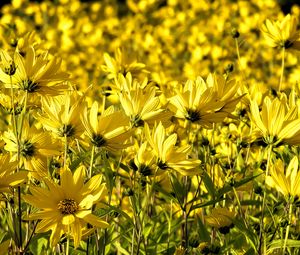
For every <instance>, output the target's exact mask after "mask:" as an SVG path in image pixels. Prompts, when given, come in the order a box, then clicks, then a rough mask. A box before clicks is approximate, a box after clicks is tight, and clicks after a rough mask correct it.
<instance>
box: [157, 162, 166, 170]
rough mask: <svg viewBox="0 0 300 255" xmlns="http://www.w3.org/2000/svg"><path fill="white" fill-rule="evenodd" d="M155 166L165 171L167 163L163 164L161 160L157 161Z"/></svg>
mask: <svg viewBox="0 0 300 255" xmlns="http://www.w3.org/2000/svg"><path fill="white" fill-rule="evenodd" d="M157 166H158V167H159V168H160V169H161V170H166V169H168V165H167V163H165V162H163V161H162V160H159V161H158V163H157Z"/></svg>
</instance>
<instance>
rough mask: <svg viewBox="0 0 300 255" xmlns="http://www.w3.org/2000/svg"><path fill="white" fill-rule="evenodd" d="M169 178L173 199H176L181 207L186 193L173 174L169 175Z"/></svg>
mask: <svg viewBox="0 0 300 255" xmlns="http://www.w3.org/2000/svg"><path fill="white" fill-rule="evenodd" d="M169 176H170V181H171V184H172V188H173V191H174V193H175V197H176V198H177V201H178V203H179V205H180V206H182V207H183V203H184V197H185V193H186V191H185V189H184V187H183V185H181V183H180V182H179V181H178V179H177V177H176V176H175V175H174V174H172V173H169Z"/></svg>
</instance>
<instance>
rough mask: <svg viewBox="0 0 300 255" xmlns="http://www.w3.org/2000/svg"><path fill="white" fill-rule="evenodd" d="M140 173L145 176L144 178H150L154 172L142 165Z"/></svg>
mask: <svg viewBox="0 0 300 255" xmlns="http://www.w3.org/2000/svg"><path fill="white" fill-rule="evenodd" d="M139 170H140V172H141V174H142V175H143V176H149V175H151V174H152V171H151V168H150V167H149V166H146V165H144V164H142V165H141V166H140V169H139Z"/></svg>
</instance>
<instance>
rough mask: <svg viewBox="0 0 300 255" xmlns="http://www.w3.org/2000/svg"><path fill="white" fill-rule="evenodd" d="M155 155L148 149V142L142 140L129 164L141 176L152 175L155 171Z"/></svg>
mask: <svg viewBox="0 0 300 255" xmlns="http://www.w3.org/2000/svg"><path fill="white" fill-rule="evenodd" d="M155 163H156V157H155V155H154V154H153V153H152V151H151V150H150V149H149V146H148V143H147V142H144V143H143V144H142V145H141V146H140V147H139V149H138V151H137V153H136V155H135V157H134V159H133V162H130V165H131V166H132V167H133V168H134V170H137V171H139V172H140V173H141V174H142V175H143V176H148V175H153V174H154V172H155V171H156V165H155Z"/></svg>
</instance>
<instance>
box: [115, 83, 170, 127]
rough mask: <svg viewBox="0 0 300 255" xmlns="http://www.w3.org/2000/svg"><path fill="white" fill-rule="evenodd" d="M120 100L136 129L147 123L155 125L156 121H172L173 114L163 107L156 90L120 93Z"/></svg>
mask: <svg viewBox="0 0 300 255" xmlns="http://www.w3.org/2000/svg"><path fill="white" fill-rule="evenodd" d="M119 99H120V103H121V105H122V107H123V109H124V112H125V114H126V115H127V116H128V117H129V118H130V121H131V124H132V126H134V127H139V126H143V125H144V123H145V122H146V123H148V125H153V124H154V122H155V121H156V122H159V121H161V122H164V123H165V122H167V121H168V120H169V119H171V112H169V111H167V110H165V109H163V108H162V107H161V104H160V100H159V98H158V97H157V96H156V95H155V88H149V89H147V90H143V89H136V90H132V91H130V93H126V92H123V93H119Z"/></svg>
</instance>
